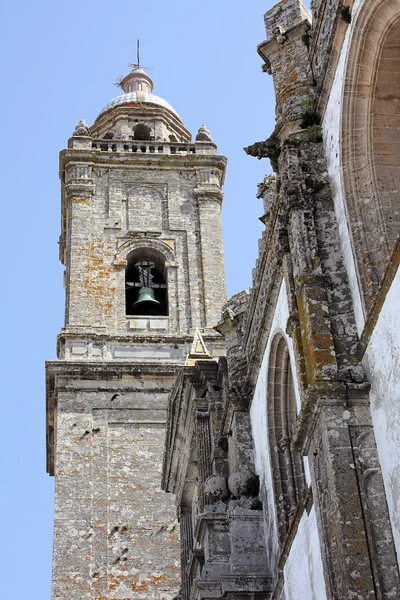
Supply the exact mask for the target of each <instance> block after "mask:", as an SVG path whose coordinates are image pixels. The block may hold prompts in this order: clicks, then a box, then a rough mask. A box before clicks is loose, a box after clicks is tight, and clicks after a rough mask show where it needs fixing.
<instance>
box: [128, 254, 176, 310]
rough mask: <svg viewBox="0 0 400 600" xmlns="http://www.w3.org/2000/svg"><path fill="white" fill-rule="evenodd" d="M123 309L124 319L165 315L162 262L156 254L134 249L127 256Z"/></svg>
mask: <svg viewBox="0 0 400 600" xmlns="http://www.w3.org/2000/svg"><path fill="white" fill-rule="evenodd" d="M125 305H126V314H127V315H132V316H152V315H168V292H167V276H166V269H165V258H164V256H163V255H162V254H161V253H160V252H157V251H156V250H154V249H152V248H137V249H136V250H133V252H131V254H130V255H129V256H128V261H127V266H126V271H125Z"/></svg>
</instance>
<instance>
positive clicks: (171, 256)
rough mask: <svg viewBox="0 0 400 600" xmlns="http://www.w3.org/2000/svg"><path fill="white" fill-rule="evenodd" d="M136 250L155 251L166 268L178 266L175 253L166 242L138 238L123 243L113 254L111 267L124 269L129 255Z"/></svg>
mask: <svg viewBox="0 0 400 600" xmlns="http://www.w3.org/2000/svg"><path fill="white" fill-rule="evenodd" d="M138 248H151V249H152V250H156V251H157V252H159V253H160V254H162V255H163V256H164V258H165V265H166V266H167V267H176V266H178V263H177V261H176V257H175V253H174V251H173V250H172V248H171V246H169V245H168V242H166V241H163V240H154V239H153V240H152V239H148V238H145V239H143V238H139V239H133V240H127V241H126V242H123V243H122V244H121V246H119V248H118V250H117V252H116V253H115V256H114V260H113V266H114V267H126V265H127V260H128V256H129V254H130V253H131V252H132V251H133V250H136V249H138Z"/></svg>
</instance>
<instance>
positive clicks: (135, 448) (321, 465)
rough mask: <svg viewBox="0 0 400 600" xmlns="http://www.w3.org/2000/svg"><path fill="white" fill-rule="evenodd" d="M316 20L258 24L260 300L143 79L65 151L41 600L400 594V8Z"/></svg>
mask: <svg viewBox="0 0 400 600" xmlns="http://www.w3.org/2000/svg"><path fill="white" fill-rule="evenodd" d="M311 10H312V17H311V14H310V13H309V11H308V10H307V9H306V8H305V6H304V5H303V4H302V2H301V1H300V0H282V1H281V2H279V3H278V4H277V5H276V6H274V7H273V8H272V9H270V10H268V11H267V12H266V14H265V16H264V21H265V30H266V38H265V40H264V41H262V42H261V43H260V44H259V46H258V53H259V55H260V57H261V58H262V61H263V71H264V72H265V73H266V74H269V75H270V76H272V78H273V82H274V88H275V95H276V127H275V130H274V131H273V132H272V134H271V135H270V137H269V138H267V139H265V140H263V141H260V142H255V143H254V144H252V145H250V146H249V147H247V148H246V149H245V151H246V152H247V153H248V154H249V155H250V156H253V157H256V158H258V159H265V158H267V159H269V160H270V163H271V166H272V169H273V172H274V174H273V175H266V176H265V179H264V181H263V182H261V183H260V184H259V186H258V191H257V196H258V198H259V199H260V200H261V202H262V209H261V210H262V212H263V215H262V217H261V220H262V222H263V224H264V226H265V228H264V230H263V232H262V236H261V239H260V240H259V256H258V259H257V262H256V266H255V269H254V270H253V284H252V287H251V290H250V291H249V292H248V291H243V292H241V293H239V294H236V295H235V296H234V297H233V298H231V299H230V300H229V301H228V302H226V292H225V276H224V259H223V250H222V236H221V220H220V209H221V203H222V191H221V190H222V184H223V180H224V173H225V165H226V160H225V158H224V157H223V156H220V155H218V154H217V151H216V150H217V149H216V146H215V144H214V143H213V141H212V138H211V135H210V132H209V131H208V130H207V128H206V127H204V126H202V127H201V128H200V129H199V132H198V134H197V136H196V140H195V141H194V142H192V141H191V135H190V132H188V130H187V129H186V128H185V126H184V124H183V123H182V121H181V120H180V118H179V116H178V115H177V114H176V112H175V110H174V109H173V107H172V106H170V105H169V104H168V103H167V102H166V101H165V100H163V99H162V98H159V97H157V96H154V95H153V94H152V88H153V82H152V81H151V79H150V77H149V76H148V75H147V74H146V73H144V72H143V71H142V69H141V68H140V67H135V68H134V69H133V71H132V72H131V73H129V74H128V75H127V76H126V77H125V78H124V79H123V80H122V82H121V87H122V88H123V92H124V93H123V94H122V95H121V96H118V97H117V98H115V99H114V100H113V101H111V102H110V103H109V104H108V105H107V106H106V107H105V108H104V109H103V111H102V112H101V113H100V115H99V117H98V118H97V119H96V121H95V123H94V124H93V125H92V126H91V127H90V128H89V127H87V125H86V124H85V123H84V122H81V123H80V124H79V125H78V126H77V127H76V129H75V132H74V134H73V136H72V138H71V139H70V140H69V143H68V149H66V150H64V151H62V152H61V156H60V174H61V179H62V234H61V239H60V258H61V260H62V261H63V263H64V264H65V266H66V272H65V288H66V313H65V326H64V328H63V329H62V331H61V333H60V334H59V337H58V357H59V358H58V360H57V361H52V362H49V363H47V367H46V373H47V444H48V446H47V447H48V471H49V473H50V474H52V475H55V480H56V481H55V483H56V485H55V489H56V507H55V535H54V560H53V588H52V600H66V599H68V600H72V599H73V598H75V599H77V598H79V600H81V599H87V600H89V599H90V600H94V599H98V600H100V599H102V600H105V599H107V600H117V599H119V600H128V599H129V600H134V599H135V600H136V599H137V600H150V599H153V598H154V599H160V600H162V599H163V600H172V599H173V598H180V599H181V600H211V599H213V600H222V599H227V600H303V599H304V600H325V599H327V600H342V599H353V598H357V599H359V600H366V599H368V600H372V599H391V598H393V599H394V598H399V597H400V575H399V559H398V556H400V364H399V356H400V326H399V323H400V303H399V300H398V298H399V295H400V289H399V288H400V280H399V274H398V265H399V257H400V247H399V221H400V197H399V190H400V170H399V148H400V145H399V144H400V97H399V84H400V1H399V0H355V1H354V2H353V1H352V0H348V1H346V3H343V2H340V1H339V0H312V2H311ZM266 170H267V168H266ZM162 490H164V491H162ZM165 492H170V493H169V494H165ZM172 494H173V495H172Z"/></svg>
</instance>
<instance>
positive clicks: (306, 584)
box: [250, 281, 326, 600]
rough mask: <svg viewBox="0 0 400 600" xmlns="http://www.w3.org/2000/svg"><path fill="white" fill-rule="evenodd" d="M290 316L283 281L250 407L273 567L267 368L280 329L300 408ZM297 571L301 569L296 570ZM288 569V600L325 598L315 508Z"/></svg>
mask: <svg viewBox="0 0 400 600" xmlns="http://www.w3.org/2000/svg"><path fill="white" fill-rule="evenodd" d="M288 316H289V307H288V302H287V296H286V284H285V281H283V282H282V285H281V289H280V292H279V297H278V302H277V305H276V310H275V315H274V319H273V322H272V327H271V333H270V336H269V339H268V343H267V347H266V350H265V354H264V358H263V361H262V365H261V370H260V373H259V376H258V380H257V385H256V389H255V393H254V398H253V401H252V405H251V409H250V418H251V426H252V432H253V439H254V450H255V452H254V454H255V468H256V472H257V474H258V475H259V476H260V483H261V490H262V494H263V500H264V512H265V535H266V541H267V543H266V547H267V548H269V551H270V556H269V557H268V559H269V561H270V565H271V568H272V569H275V567H276V561H277V559H278V557H279V542H278V529H277V515H276V509H275V499H274V488H273V481H272V471H271V459H270V450H269V444H268V422H267V372H268V361H269V353H270V348H271V342H272V340H273V338H274V336H275V335H276V334H277V333H280V334H281V335H283V336H284V337H285V339H286V341H287V344H288V347H289V354H290V361H291V367H292V374H293V382H294V388H295V393H296V402H297V410H300V393H299V388H298V385H297V373H296V364H295V361H294V352H293V343H292V340H291V338H290V337H289V336H287V335H286V333H285V330H286V323H287V319H288ZM305 472H306V480H307V484H309V483H310V474H309V469H308V464H307V461H306V460H305ZM296 571H298V572H297V573H296ZM284 572H285V579H286V578H287V579H286V582H285V594H286V598H287V600H290V599H291V598H293V599H295V598H296V599H298V598H307V600H308V599H309V600H324V599H325V597H326V596H325V582H324V577H323V571H322V562H321V554H320V547H319V540H318V529H317V523H316V519H315V512H314V509H312V510H311V512H310V515H307V513H306V512H304V514H303V516H302V519H301V522H300V525H299V529H298V532H297V535H296V540H295V542H294V543H293V545H292V548H291V551H290V554H289V557H288V560H287V563H286V567H285V570H284ZM314 594H316V595H314Z"/></svg>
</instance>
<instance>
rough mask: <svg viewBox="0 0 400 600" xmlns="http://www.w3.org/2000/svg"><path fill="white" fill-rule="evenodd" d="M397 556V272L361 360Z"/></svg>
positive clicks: (399, 390)
mask: <svg viewBox="0 0 400 600" xmlns="http://www.w3.org/2000/svg"><path fill="white" fill-rule="evenodd" d="M363 364H364V368H365V370H366V372H367V376H368V379H369V380H370V382H371V393H370V399H371V411H372V421H373V424H374V432H375V438H376V444H377V446H378V453H379V458H380V462H381V467H382V473H383V479H384V483H385V489H386V496H387V502H388V506H389V513H390V518H391V521H392V529H393V536H394V541H395V545H396V551H397V556H398V557H400V273H399V271H397V275H396V277H395V279H394V280H393V283H392V285H391V288H390V290H389V293H388V295H387V296H386V300H385V303H384V305H383V308H382V311H381V313H380V315H379V319H378V322H377V324H376V326H375V329H374V332H373V334H372V336H371V339H370V342H369V344H368V348H367V351H366V353H365V357H364V360H363Z"/></svg>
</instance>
